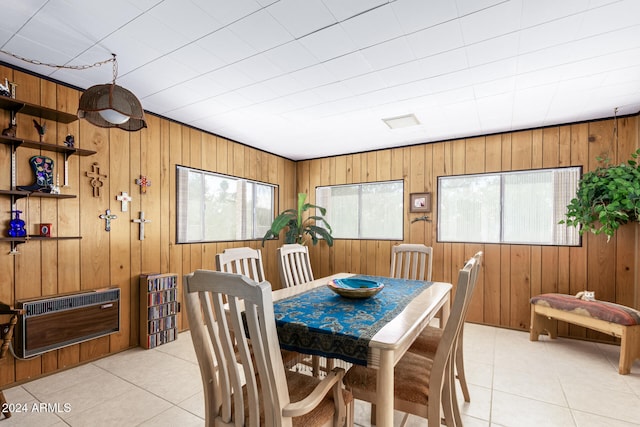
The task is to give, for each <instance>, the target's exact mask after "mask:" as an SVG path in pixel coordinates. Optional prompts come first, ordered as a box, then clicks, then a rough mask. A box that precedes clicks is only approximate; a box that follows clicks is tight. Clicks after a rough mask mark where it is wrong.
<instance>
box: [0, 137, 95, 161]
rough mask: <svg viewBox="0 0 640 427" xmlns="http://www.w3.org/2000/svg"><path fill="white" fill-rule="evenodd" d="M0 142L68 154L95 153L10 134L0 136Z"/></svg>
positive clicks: (83, 154)
mask: <svg viewBox="0 0 640 427" xmlns="http://www.w3.org/2000/svg"><path fill="white" fill-rule="evenodd" d="M0 144H5V145H10V146H12V147H14V149H15V148H17V147H24V148H35V149H39V150H47V151H54V152H56V153H64V154H66V155H68V156H70V155H72V154H75V155H78V156H92V155H94V154H96V152H95V151H93V150H85V149H82V148H75V147H67V146H66V145H56V144H49V143H48V142H39V141H31V140H28V139H22V138H14V137H11V136H0Z"/></svg>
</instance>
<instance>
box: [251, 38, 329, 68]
mask: <svg viewBox="0 0 640 427" xmlns="http://www.w3.org/2000/svg"><path fill="white" fill-rule="evenodd" d="M264 55H265V56H266V57H267V58H268V59H269V60H270V61H271V62H272V63H273V64H275V65H276V66H277V67H279V68H280V69H281V70H282V71H283V72H284V73H290V72H292V71H296V70H300V69H302V68H305V67H308V66H310V65H313V64H316V63H317V62H318V61H317V59H316V58H315V57H314V56H313V55H311V54H310V53H309V51H308V50H307V49H305V47H304V46H303V45H302V44H301V43H300V42H299V41H298V40H293V41H290V42H289V43H286V44H283V45H280V46H278V47H275V48H273V49H271V50H269V51H267V52H265V53H264Z"/></svg>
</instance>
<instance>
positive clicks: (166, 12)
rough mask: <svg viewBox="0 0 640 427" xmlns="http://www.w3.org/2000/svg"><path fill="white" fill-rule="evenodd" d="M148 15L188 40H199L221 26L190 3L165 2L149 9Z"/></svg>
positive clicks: (179, 0)
mask: <svg viewBox="0 0 640 427" xmlns="http://www.w3.org/2000/svg"><path fill="white" fill-rule="evenodd" d="M149 15H150V16H153V17H154V18H156V19H157V20H158V21H160V22H162V23H163V24H164V25H166V26H167V27H169V28H171V30H172V32H174V33H177V34H181V35H183V36H184V37H186V38H188V39H199V38H200V37H203V36H205V35H207V34H210V33H212V32H214V31H216V30H218V29H220V28H221V27H222V26H223V23H222V22H220V21H218V20H217V19H216V17H215V16H211V15H209V14H207V13H203V10H202V9H201V8H200V7H199V6H198V5H196V4H195V3H193V2H191V1H184V0H165V1H163V2H161V3H160V4H158V5H157V6H156V7H154V8H153V9H151V10H150V11H149Z"/></svg>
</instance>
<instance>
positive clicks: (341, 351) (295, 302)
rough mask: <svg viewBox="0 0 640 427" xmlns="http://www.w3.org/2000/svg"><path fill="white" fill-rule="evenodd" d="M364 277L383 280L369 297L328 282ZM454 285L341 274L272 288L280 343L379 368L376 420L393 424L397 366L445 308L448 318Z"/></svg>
mask: <svg viewBox="0 0 640 427" xmlns="http://www.w3.org/2000/svg"><path fill="white" fill-rule="evenodd" d="M349 277H351V278H359V279H364V280H369V281H375V282H377V283H381V284H383V285H384V287H383V289H382V290H381V291H380V292H379V293H377V294H376V295H374V296H371V297H369V298H355V299H354V298H346V297H343V296H340V295H338V294H336V293H334V292H333V291H332V290H331V289H329V286H327V285H328V284H329V282H331V281H333V280H336V279H343V278H349ZM451 289H452V285H451V284H450V283H445V282H430V281H429V282H427V281H419V280H408V279H397V278H389V277H383V276H368V275H360V274H353V273H337V274H334V275H331V276H328V277H323V278H320V279H316V280H313V281H311V282H308V283H305V284H302V285H297V286H293V287H288V288H283V289H278V290H274V291H273V294H272V296H273V303H274V314H275V317H276V325H277V330H278V339H279V340H280V347H281V348H283V349H285V350H292V351H296V352H299V353H304V354H311V355H319V356H324V357H327V358H335V359H341V360H345V361H346V362H350V363H354V364H361V365H364V366H368V367H371V368H374V369H377V370H378V375H377V386H376V395H377V404H376V423H377V425H378V426H383V427H384V426H389V427H390V426H393V410H394V388H393V382H394V373H393V371H394V366H395V365H396V363H397V362H398V361H399V360H400V358H401V357H402V356H403V355H404V354H405V352H406V351H407V350H408V348H409V347H410V346H411V344H412V343H413V342H414V340H415V339H416V337H417V336H418V335H419V334H420V332H421V331H422V330H423V329H424V328H425V327H426V326H427V325H428V324H429V322H430V321H431V320H432V319H433V318H434V317H435V316H436V314H437V313H440V323H441V325H444V324H445V323H446V321H447V318H448V317H449V306H450V295H451Z"/></svg>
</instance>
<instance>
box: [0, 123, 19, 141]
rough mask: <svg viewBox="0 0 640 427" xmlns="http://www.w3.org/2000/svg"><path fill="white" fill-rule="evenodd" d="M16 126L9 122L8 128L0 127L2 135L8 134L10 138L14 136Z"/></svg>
mask: <svg viewBox="0 0 640 427" xmlns="http://www.w3.org/2000/svg"><path fill="white" fill-rule="evenodd" d="M16 128H17V126H16V125H15V124H10V125H9V127H8V128H6V129H2V136H10V137H12V138H15V137H16Z"/></svg>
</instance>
